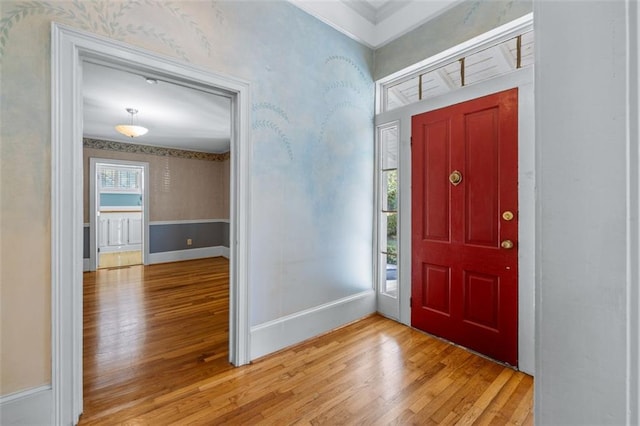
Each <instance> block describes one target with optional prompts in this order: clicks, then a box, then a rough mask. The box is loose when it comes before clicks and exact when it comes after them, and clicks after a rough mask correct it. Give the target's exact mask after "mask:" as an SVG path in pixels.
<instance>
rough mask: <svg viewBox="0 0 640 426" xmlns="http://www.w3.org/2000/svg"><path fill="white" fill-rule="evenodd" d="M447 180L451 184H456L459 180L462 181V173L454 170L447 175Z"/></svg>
mask: <svg viewBox="0 0 640 426" xmlns="http://www.w3.org/2000/svg"><path fill="white" fill-rule="evenodd" d="M449 182H451V183H452V184H453V186H457V185H458V184H459V183H460V182H462V173H460V172H459V171H458V170H454V171H453V172H452V173H451V174H450V175H449Z"/></svg>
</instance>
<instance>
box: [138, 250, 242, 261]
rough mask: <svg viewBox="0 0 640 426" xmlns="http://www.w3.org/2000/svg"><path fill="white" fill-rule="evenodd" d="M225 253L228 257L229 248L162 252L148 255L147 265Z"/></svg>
mask: <svg viewBox="0 0 640 426" xmlns="http://www.w3.org/2000/svg"><path fill="white" fill-rule="evenodd" d="M225 253H226V254H227V256H228V254H229V248H227V247H223V246H217V247H202V248H194V249H187V250H175V251H163V252H160V253H150V254H149V264H154V263H167V262H178V261H180V260H192V259H203V258H205V257H218V256H225ZM227 256H225V257H227Z"/></svg>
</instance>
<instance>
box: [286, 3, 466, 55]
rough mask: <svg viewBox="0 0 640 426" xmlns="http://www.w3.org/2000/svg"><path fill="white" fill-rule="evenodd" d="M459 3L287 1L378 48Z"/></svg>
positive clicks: (352, 36)
mask: <svg viewBox="0 0 640 426" xmlns="http://www.w3.org/2000/svg"><path fill="white" fill-rule="evenodd" d="M459 1H460V0H289V2H291V3H292V4H294V5H296V6H298V7H299V8H300V9H302V10H305V11H306V12H307V13H309V14H311V15H313V16H315V17H316V18H318V19H320V20H321V21H323V22H325V23H327V24H329V25H331V26H332V27H334V28H335V29H337V30H338V31H341V32H343V33H344V34H346V35H348V36H349V37H351V38H353V39H355V40H357V41H359V42H361V43H364V44H366V45H367V46H369V47H371V48H378V47H380V46H382V45H384V44H386V43H388V42H390V41H391V40H393V39H396V38H398V37H400V36H401V35H403V34H405V33H407V32H408V31H410V30H412V29H414V28H416V27H417V26H419V25H421V24H423V23H425V22H427V21H428V20H430V19H433V18H434V17H435V16H437V15H439V14H440V13H442V12H444V11H445V10H446V9H448V8H450V7H451V6H452V5H454V4H455V3H458V2H459Z"/></svg>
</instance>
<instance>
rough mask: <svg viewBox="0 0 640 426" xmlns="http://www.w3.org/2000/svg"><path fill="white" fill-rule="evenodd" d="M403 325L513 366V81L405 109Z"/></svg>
mask: <svg viewBox="0 0 640 426" xmlns="http://www.w3.org/2000/svg"><path fill="white" fill-rule="evenodd" d="M412 141H413V143H412V160H411V167H412V200H411V201H412V242H411V244H412V261H411V262H412V289H411V296H412V309H411V324H412V325H413V326H414V327H416V328H419V329H421V330H424V331H426V332H429V333H432V334H434V335H436V336H440V337H443V338H445V339H448V340H451V341H453V342H455V343H458V344H460V345H462V346H466V347H468V348H470V349H473V350H475V351H478V352H480V353H483V354H485V355H488V356H489V357H491V358H494V359H497V360H500V361H504V362H507V363H509V364H511V365H514V366H517V365H518V249H517V247H518V243H517V241H518V219H517V218H518V214H517V212H518V89H511V90H507V91H504V92H500V93H496V94H493V95H489V96H485V97H482V98H478V99H474V100H471V101H468V102H464V103H461V104H457V105H453V106H450V107H447V108H443V109H439V110H436V111H431V112H427V113H425V114H420V115H417V116H414V117H413V120H412Z"/></svg>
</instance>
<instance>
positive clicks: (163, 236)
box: [149, 222, 229, 253]
mask: <svg viewBox="0 0 640 426" xmlns="http://www.w3.org/2000/svg"><path fill="white" fill-rule="evenodd" d="M189 238H191V240H192V242H193V244H192V245H190V246H188V245H187V239H189ZM217 246H224V247H229V224H228V223H226V222H206V223H180V224H171V225H150V226H149V253H161V252H165V251H176V250H188V249H194V248H203V247H217Z"/></svg>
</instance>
